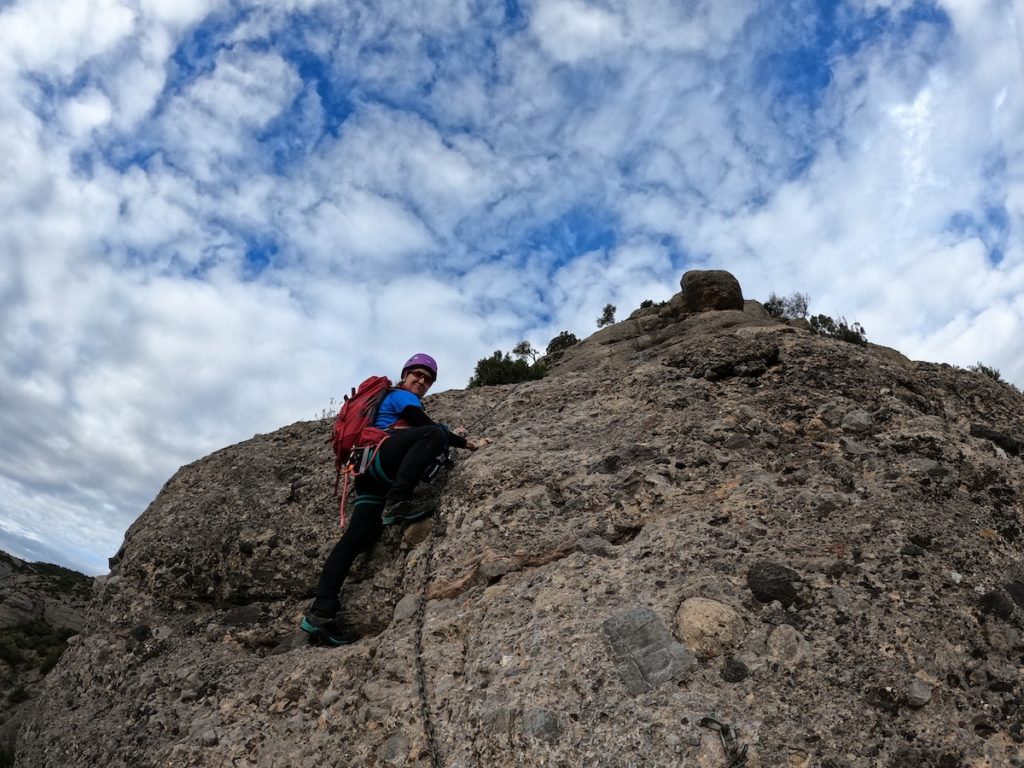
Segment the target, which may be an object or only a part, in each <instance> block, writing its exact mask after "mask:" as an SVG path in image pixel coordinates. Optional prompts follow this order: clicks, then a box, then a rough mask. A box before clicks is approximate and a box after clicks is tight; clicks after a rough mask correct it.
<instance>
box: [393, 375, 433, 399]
mask: <svg viewBox="0 0 1024 768" xmlns="http://www.w3.org/2000/svg"><path fill="white" fill-rule="evenodd" d="M433 383H434V374H432V373H431V372H430V371H428V370H427V369H426V368H410V369H409V370H408V371H406V372H405V376H403V377H402V382H401V383H400V384H399V385H398V387H399V389H407V390H409V391H410V392H412V393H413V394H414V395H416V397H420V398H422V397H423V396H424V395H425V394H427V390H428V389H430V385H431V384H433Z"/></svg>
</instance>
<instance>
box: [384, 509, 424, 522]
mask: <svg viewBox="0 0 1024 768" xmlns="http://www.w3.org/2000/svg"><path fill="white" fill-rule="evenodd" d="M433 512H434V510H433V508H432V507H424V508H423V509H417V510H415V511H413V512H412V513H410V514H408V515H382V516H381V518H380V521H381V523H382V524H384V525H394V524H395V523H402V522H405V523H415V522H417V521H419V520H422V519H423V518H425V517H430V515H431V514H433Z"/></svg>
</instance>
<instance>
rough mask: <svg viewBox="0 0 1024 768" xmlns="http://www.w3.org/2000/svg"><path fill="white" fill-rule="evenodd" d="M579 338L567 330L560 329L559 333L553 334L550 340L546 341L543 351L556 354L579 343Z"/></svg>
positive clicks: (547, 353)
mask: <svg viewBox="0 0 1024 768" xmlns="http://www.w3.org/2000/svg"><path fill="white" fill-rule="evenodd" d="M579 341H580V340H579V339H578V338H576V334H575V333H569V331H562V332H561V333H560V334H558V335H557V336H555V338H553V339H552V340H551V341H549V342H548V348H547V351H546V352H545V354H546V355H556V354H558V353H559V352H562V351H564V350H566V349H568V348H569V347H571V346H573V345H574V344H579Z"/></svg>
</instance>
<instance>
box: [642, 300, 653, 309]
mask: <svg viewBox="0 0 1024 768" xmlns="http://www.w3.org/2000/svg"><path fill="white" fill-rule="evenodd" d="M653 306H654V299H644V300H643V301H641V302H640V309H647V308H648V307H653Z"/></svg>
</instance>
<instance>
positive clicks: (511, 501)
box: [18, 297, 1024, 768]
mask: <svg viewBox="0 0 1024 768" xmlns="http://www.w3.org/2000/svg"><path fill="white" fill-rule="evenodd" d="M428 410H430V411H431V412H432V413H433V414H434V415H435V416H436V417H437V418H439V419H441V420H443V421H448V422H449V423H466V424H474V423H475V422H478V424H477V425H476V429H475V431H476V432H477V433H483V434H486V435H487V436H488V437H490V438H492V440H493V443H492V444H490V445H488V446H487V447H485V448H484V449H482V450H480V451H479V452H477V453H474V454H471V455H467V456H464V457H463V458H462V460H461V461H460V463H459V464H458V465H457V466H456V468H455V469H454V470H453V472H452V474H451V476H450V478H449V481H448V483H447V485H446V486H445V487H444V488H443V490H439V491H435V492H437V493H438V494H439V495H438V500H439V508H440V512H439V515H438V517H437V519H436V520H435V521H434V522H433V523H432V524H431V523H426V524H419V525H417V526H412V527H410V528H409V529H407V530H406V531H404V532H403V531H401V530H398V529H393V530H391V529H389V530H388V532H387V533H386V534H385V536H384V537H383V539H382V540H381V542H380V544H379V545H378V546H377V548H376V549H375V551H374V552H373V553H372V554H371V556H370V557H368V558H367V559H366V560H365V561H362V562H358V561H357V567H356V569H355V570H354V571H353V574H352V579H351V582H350V583H349V585H348V586H347V589H346V594H345V595H344V603H345V614H346V617H347V618H348V620H349V622H350V623H351V624H352V625H353V626H355V627H357V628H358V629H360V630H361V631H362V632H363V633H364V635H365V636H364V638H363V639H362V640H360V641H359V642H358V643H355V644H354V645H351V646H347V647H343V648H339V649H335V650H325V649H321V648H310V647H306V646H301V645H298V646H296V645H288V643H287V642H282V641H286V640H287V639H288V638H292V637H294V634H295V633H294V629H295V627H296V624H297V621H298V619H299V617H300V615H301V611H302V609H303V608H304V607H305V605H306V604H307V601H308V599H309V596H310V592H311V589H312V584H313V581H314V580H315V578H316V575H317V573H318V570H319V568H320V565H321V562H322V559H323V557H324V556H325V555H326V553H327V551H328V550H329V548H330V546H331V545H332V544H333V541H334V539H335V537H336V535H337V522H336V521H337V517H336V515H337V509H336V506H335V503H334V501H333V496H332V487H333V479H334V478H333V469H332V461H331V458H332V457H331V455H330V450H329V447H328V446H327V444H326V442H325V438H326V436H327V434H328V432H329V428H330V424H329V423H328V422H309V423H298V424H293V425H291V426H288V427H285V428H283V429H281V430H279V431H277V432H275V433H273V434H270V435H259V436H256V437H254V438H253V439H252V440H249V441H247V442H245V443H241V444H239V445H236V446H231V447H229V448H225V449H224V450H222V451H218V452H217V453H214V454H213V455H211V456H209V457H207V458H205V459H203V460H202V461H199V462H196V463H194V464H191V465H189V466H186V467H183V468H182V469H181V470H180V471H179V472H178V473H177V474H176V475H175V476H174V477H172V478H171V479H170V480H169V481H168V483H167V485H166V486H165V487H164V489H163V490H162V491H161V493H160V495H159V496H158V497H157V498H156V500H154V502H153V503H152V505H150V507H149V508H148V509H147V510H146V511H145V512H144V513H143V514H142V516H141V517H140V518H139V519H138V521H137V522H136V523H135V524H134V525H133V526H132V527H131V529H130V530H129V531H128V533H127V534H126V538H125V545H124V547H123V549H122V551H121V552H120V553H119V555H118V556H117V558H116V562H115V565H114V571H113V575H112V577H111V578H109V579H107V580H105V582H104V583H103V587H102V590H101V591H100V592H99V593H98V594H97V596H96V598H95V599H94V601H93V603H92V605H91V607H90V609H89V612H88V615H87V618H86V623H85V627H84V628H83V630H82V633H81V635H80V636H79V638H78V640H77V641H76V643H75V644H74V645H73V646H72V647H70V648H69V650H68V651H67V652H66V653H65V655H64V657H63V658H62V659H61V661H60V663H59V664H58V665H57V667H56V669H55V670H54V671H53V672H52V673H51V674H50V675H49V676H48V677H47V679H46V681H45V684H44V691H43V695H41V696H40V697H39V698H38V700H37V703H38V709H37V711H36V714H35V717H34V719H33V721H32V723H31V724H30V725H29V726H27V727H26V728H25V730H24V731H23V734H22V739H21V742H20V747H19V754H18V765H19V766H21V767H22V768H37V767H42V766H54V767H56V766H60V767H61V768H65V767H68V766H93V765H103V766H239V767H242V766H248V767H251V768H255V767H257V766H260V767H262V766H265V767H266V768H269V767H270V766H285V765H286V766H295V767H296V768H304V767H306V766H309V767H310V768H312V766H321V765H323V764H324V756H325V755H329V756H331V760H332V762H333V763H334V764H337V765H339V766H348V765H351V766H374V765H408V766H430V765H432V764H433V763H432V760H431V757H430V755H431V751H430V747H429V744H428V741H427V738H426V736H425V729H424V721H423V716H422V710H421V703H422V702H421V698H420V693H419V687H418V685H417V676H416V667H417V660H418V659H417V654H416V647H417V646H416V642H415V639H416V628H417V627H416V620H415V617H414V616H413V615H411V611H410V609H411V608H412V606H413V605H414V603H415V601H414V600H410V599H409V598H408V597H407V596H410V595H419V594H421V593H425V603H424V604H423V621H424V624H423V633H422V641H423V642H422V655H421V657H420V660H421V661H422V663H423V668H424V671H425V676H426V705H427V708H428V709H427V711H428V712H429V713H430V718H431V721H432V723H433V725H434V730H435V733H436V737H437V749H438V754H439V760H440V763H439V764H441V765H445V766H452V767H454V766H533V765H551V766H606V767H607V768H612V767H613V766H616V767H617V766H628V765H643V766H655V767H657V766H673V767H677V766H682V765H694V766H709V767H712V768H713V767H716V766H724V765H725V764H726V763H725V759H724V754H723V751H722V745H721V743H720V740H719V737H718V734H717V733H715V732H713V731H711V730H709V729H707V728H703V727H701V726H700V725H699V723H700V720H701V718H702V717H704V716H705V715H708V714H709V713H711V712H714V713H715V714H716V715H717V717H718V718H719V719H720V720H722V721H724V722H727V723H729V724H731V725H732V726H734V727H735V729H736V732H737V735H738V737H739V739H740V740H741V741H742V742H743V743H744V744H746V745H748V747H749V762H748V765H749V766H751V768H756V767H758V766H770V767H772V768H775V767H777V766H798V765H800V766H821V767H822V768H825V767H826V766H829V767H830V768H837V767H838V766H846V767H847V768H861V767H862V766H863V767H864V768H875V767H876V766H882V767H886V768H887V767H889V766H892V767H893V768H895V767H897V766H899V767H901V768H902V767H904V766H907V767H913V766H922V767H923V766H957V767H959V766H968V767H969V768H978V767H980V766H990V767H992V768H995V767H996V766H1006V767H1007V768H1008V767H1009V766H1012V765H1020V764H1021V762H1020V761H1022V760H1024V743H1022V741H1024V734H1022V726H1021V723H1022V719H1024V708H1022V703H1021V702H1022V701H1024V690H1022V683H1024V680H1022V673H1021V669H1022V658H1024V627H1022V623H1021V620H1022V615H1024V614H1022V610H1024V608H1022V606H1021V604H1020V601H1021V599H1024V598H1022V597H1021V596H1022V594H1024V587H1021V586H1020V585H1021V584H1024V553H1022V549H1021V541H1022V539H1021V534H1022V525H1024V521H1022V504H1024V496H1022V490H1021V485H1022V482H1024V471H1022V469H1024V467H1022V463H1021V461H1022V460H1021V458H1020V457H1019V455H1017V454H1014V453H1012V452H1011V451H1009V450H1008V449H1007V447H1006V446H1013V445H1015V444H1019V441H1020V440H1021V439H1022V438H1024V397H1022V396H1021V395H1020V393H1018V392H1016V391H1015V390H1013V389H1012V388H1010V387H1007V386H1005V385H1000V384H999V383H997V382H994V381H992V380H991V379H988V378H986V377H984V376H980V375H977V374H974V373H971V372H968V371H963V370H958V369H955V368H952V367H950V366H946V365H935V364H929V363H917V362H911V361H909V360H907V359H906V358H904V357H902V356H901V355H899V354H898V353H895V352H893V351H892V350H884V349H882V348H878V347H875V346H873V345H870V344H869V345H866V346H858V345H852V344H846V343H843V342H841V341H838V340H834V339H827V338H823V337H818V336H815V335H814V334H812V333H810V332H807V331H805V330H801V329H799V328H796V327H793V326H792V325H789V324H787V323H783V322H778V321H774V320H772V319H770V318H765V317H763V316H761V315H760V314H747V313H745V312H743V311H738V310H724V311H707V312H700V313H688V312H686V311H685V309H684V308H682V307H681V301H680V299H679V298H678V297H677V298H676V299H673V300H672V301H669V302H667V303H666V304H665V305H663V306H659V307H650V308H645V309H644V310H642V311H640V312H638V313H634V314H633V316H631V317H630V318H629V319H628V320H624V321H622V322H621V323H617V324H615V325H613V326H609V327H608V328H605V329H602V330H601V331H599V332H598V333H596V334H594V335H593V336H591V337H590V338H589V339H586V340H584V341H582V342H580V343H579V344H577V345H575V346H573V347H572V348H570V349H568V350H566V351H565V353H564V355H563V356H562V357H561V359H560V360H559V361H558V362H557V364H556V365H554V367H553V369H552V371H551V374H550V375H549V377H548V378H546V379H543V380H541V381H535V382H528V383H524V384H520V385H514V386H500V387H489V388H482V389H473V390H467V391H450V392H445V393H441V394H438V395H436V396H433V397H431V398H430V401H429V403H428ZM855 411H861V412H863V413H865V414H869V415H870V426H869V427H868V428H866V429H861V428H860V425H863V424H865V421H864V420H863V419H858V420H857V421H856V424H854V423H853V422H848V426H849V427H851V428H852V429H853V430H854V431H849V430H848V429H847V428H844V426H843V423H844V420H845V419H846V417H847V415H848V414H850V413H853V412H855ZM979 425H981V426H983V427H985V429H980V428H979ZM1013 441H1017V442H1016V443H1015V442H1013ZM911 547H913V548H912V549H911ZM759 564H768V565H770V566H771V568H770V569H768V570H767V571H765V570H764V569H759V567H758V566H759ZM752 570H753V572H754V580H753V581H751V578H750V577H751V572H752ZM773 575H774V578H772V579H767V578H766V579H763V580H761V581H759V578H760V577H761V576H773ZM755 585H762V586H764V585H769V586H770V589H765V591H763V592H761V591H760V590H761V586H758V587H757V589H758V592H755V591H754V586H755ZM693 598H702V599H706V600H711V601H715V602H717V603H720V604H722V605H724V606H728V607H729V608H731V609H732V610H733V611H735V613H736V615H737V617H738V619H739V620H740V621H741V622H742V627H743V630H742V632H739V633H738V636H737V637H736V638H735V644H734V645H731V646H730V647H729V648H728V649H726V648H723V649H722V652H721V653H720V654H719V655H698V654H695V653H694V650H693V649H690V648H687V647H686V645H685V641H684V639H683V638H682V637H680V636H679V634H680V631H679V629H678V626H677V623H676V616H677V613H678V612H679V610H680V608H681V606H682V605H683V604H684V602H686V601H687V600H691V599H693ZM241 609H244V610H241ZM142 625H144V626H146V627H150V628H153V629H152V631H151V632H150V633H149V634H148V635H147V634H146V633H144V632H141V631H140V633H138V634H137V635H136V634H133V632H132V631H131V630H132V628H134V627H137V626H142ZM737 626H738V625H737ZM160 627H163V628H166V629H165V630H163V631H161V634H160V636H159V638H158V637H157V632H156V631H155V630H156V628H160ZM275 649H276V650H277V651H278V652H276V653H274V651H275ZM915 680H916V681H920V682H921V683H922V684H923V685H924V686H927V687H928V688H929V689H930V695H927V696H926V695H925V690H924V688H923V687H922V686H920V685H917V684H915V683H914V682H913V681H915Z"/></svg>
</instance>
